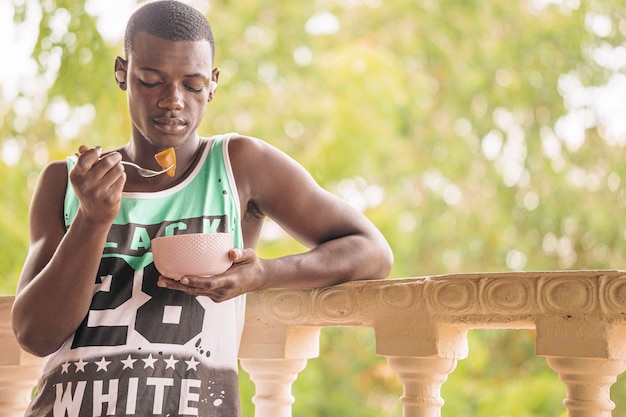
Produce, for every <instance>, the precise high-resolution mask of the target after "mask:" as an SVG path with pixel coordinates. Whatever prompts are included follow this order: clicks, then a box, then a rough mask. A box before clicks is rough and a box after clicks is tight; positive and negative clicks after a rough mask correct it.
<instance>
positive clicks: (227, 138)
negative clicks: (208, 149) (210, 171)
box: [222, 134, 241, 221]
mask: <svg viewBox="0 0 626 417" xmlns="http://www.w3.org/2000/svg"><path fill="white" fill-rule="evenodd" d="M232 136H233V134H229V135H225V136H224V140H223V142H222V155H223V157H224V166H225V168H226V175H228V182H229V183H230V189H231V191H232V193H233V199H234V200H235V207H236V208H237V216H238V217H239V220H240V221H241V202H240V200H239V190H237V183H236V182H235V175H234V174H233V167H232V165H231V163H230V155H229V153H228V143H229V142H230V138H231V137H232Z"/></svg>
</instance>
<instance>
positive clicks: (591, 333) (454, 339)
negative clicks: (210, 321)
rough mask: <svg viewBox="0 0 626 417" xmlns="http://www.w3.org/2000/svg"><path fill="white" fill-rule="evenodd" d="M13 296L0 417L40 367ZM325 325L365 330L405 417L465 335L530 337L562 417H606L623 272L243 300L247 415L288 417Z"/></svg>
mask: <svg viewBox="0 0 626 417" xmlns="http://www.w3.org/2000/svg"><path fill="white" fill-rule="evenodd" d="M12 301H13V298H12V297H4V298H0V348H1V349H0V415H2V416H7V417H12V416H18V415H21V414H20V413H21V411H22V410H23V408H25V406H26V403H27V398H28V396H29V394H30V391H31V389H32V386H33V385H34V383H35V379H36V376H37V370H38V366H39V363H40V360H39V359H35V358H32V357H31V356H29V355H26V354H24V353H23V352H22V351H20V349H19V348H18V346H17V344H16V342H15V340H14V338H13V335H12V332H11V329H10V317H9V316H10V306H11V303H12ZM325 326H361V327H371V328H373V329H374V332H375V337H376V352H377V354H379V355H382V356H385V357H386V358H387V360H388V362H389V364H390V366H391V367H392V368H393V369H394V370H395V371H396V372H397V374H398V377H399V378H400V380H401V381H402V383H403V385H404V393H403V395H402V396H401V398H400V401H401V403H402V406H403V416H404V417H436V416H440V415H441V407H442V405H443V399H442V398H441V395H440V391H441V385H442V384H443V383H444V382H445V380H446V379H447V377H448V375H449V374H450V373H451V372H452V371H454V369H455V367H456V363H457V361H458V360H459V359H463V358H465V357H467V355H468V345H467V332H468V330H471V329H536V334H537V339H536V352H537V355H540V356H544V357H546V358H547V362H548V364H549V366H550V367H551V368H552V369H553V370H554V371H555V372H557V373H558V375H559V376H560V378H561V380H562V381H563V383H564V384H565V386H566V388H567V398H565V400H564V402H563V403H564V407H565V409H566V410H567V413H568V416H569V417H609V416H611V414H612V410H613V408H614V404H613V402H612V401H611V399H610V387H611V385H612V384H613V383H614V382H615V381H616V378H617V376H618V375H619V374H621V373H622V372H623V371H624V370H625V369H626V273H624V272H623V271H553V272H514V273H475V274H457V275H445V276H433V277H422V278H406V279H393V280H391V279H390V280H381V281H359V282H351V283H347V284H342V285H338V286H335V287H330V288H323V289H313V290H310V289H309V290H293V289H289V290H287V289H277V290H267V291H263V292H258V293H251V294H249V295H248V310H247V322H246V326H245V328H244V334H243V339H242V344H241V349H240V352H239V357H240V360H241V366H242V367H243V369H244V370H246V372H248V373H249V374H250V377H251V379H252V380H253V382H254V383H255V387H256V394H255V396H254V398H253V402H254V404H255V415H256V417H287V416H291V405H292V404H293V402H294V398H293V396H292V395H291V385H292V383H293V381H294V380H295V379H296V377H297V375H298V373H299V372H300V371H301V370H302V369H304V368H305V366H306V363H307V360H308V359H309V358H314V357H316V356H317V355H318V347H319V331H320V328H322V327H325Z"/></svg>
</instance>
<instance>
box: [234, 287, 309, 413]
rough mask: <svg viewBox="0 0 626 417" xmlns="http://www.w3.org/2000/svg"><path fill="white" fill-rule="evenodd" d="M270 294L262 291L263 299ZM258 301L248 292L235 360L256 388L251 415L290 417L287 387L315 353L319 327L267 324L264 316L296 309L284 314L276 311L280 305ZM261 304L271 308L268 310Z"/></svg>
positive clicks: (288, 387)
mask: <svg viewBox="0 0 626 417" xmlns="http://www.w3.org/2000/svg"><path fill="white" fill-rule="evenodd" d="M294 294H296V295H294V297H299V295H298V294H297V293H294ZM271 295H272V292H268V293H266V294H265V297H266V299H267V298H268V297H271ZM288 296H289V294H288V295H287V296H285V297H288ZM262 300H263V298H261V297H259V294H249V297H248V313H247V314H248V316H247V320H246V325H245V327H244V331H243V336H242V340H241V346H240V348H239V362H240V364H241V367H242V368H243V369H244V370H245V371H246V372H248V374H249V375H250V379H251V380H252V381H253V382H254V385H255V388H256V393H255V395H254V397H253V398H252V402H253V403H254V406H255V410H254V415H255V417H291V405H292V404H293V402H294V397H293V396H292V395H291V386H292V384H293V382H294V381H295V380H296V378H297V376H298V373H299V372H300V371H302V370H303V369H304V367H305V366H306V363H307V360H308V359H309V358H315V357H317V356H318V355H319V335H320V329H319V328H318V327H287V326H285V325H282V324H278V325H277V324H268V323H267V322H266V321H265V320H268V318H273V317H276V316H279V317H281V316H284V315H285V314H287V313H290V314H294V311H296V313H297V308H296V307H294V308H289V311H287V312H286V313H285V312H283V311H281V310H280V307H281V305H282V304H280V303H275V302H271V303H267V304H262ZM296 300H298V301H299V300H300V299H299V298H296ZM270 301H273V300H271V299H270ZM296 304H297V303H296ZM297 305H298V306H299V305H300V304H297ZM264 306H265V307H267V308H268V309H271V311H270V312H269V313H268V311H266V309H265V308H264ZM289 307H291V306H289ZM303 314H304V313H303Z"/></svg>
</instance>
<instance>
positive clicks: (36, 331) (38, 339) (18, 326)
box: [11, 308, 63, 357]
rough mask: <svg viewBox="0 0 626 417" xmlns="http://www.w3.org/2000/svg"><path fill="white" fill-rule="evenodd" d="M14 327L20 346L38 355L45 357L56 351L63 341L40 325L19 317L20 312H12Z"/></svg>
mask: <svg viewBox="0 0 626 417" xmlns="http://www.w3.org/2000/svg"><path fill="white" fill-rule="evenodd" d="M11 319H12V329H13V334H14V335H15V339H16V340H17V343H18V344H19V346H20V347H21V348H22V349H23V350H24V351H26V352H28V353H30V354H32V355H35V356H38V357H44V356H48V355H50V354H51V353H54V352H56V351H57V350H58V349H59V347H60V346H61V344H62V343H63V342H62V341H61V342H59V341H58V340H56V338H55V337H51V336H50V334H48V333H47V332H45V331H44V329H42V328H39V326H33V325H32V324H28V323H26V321H25V320H20V319H19V314H15V308H14V313H13V314H12V317H11Z"/></svg>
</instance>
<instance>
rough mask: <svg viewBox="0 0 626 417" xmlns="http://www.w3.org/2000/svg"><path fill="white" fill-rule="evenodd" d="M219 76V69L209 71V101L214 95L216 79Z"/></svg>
mask: <svg viewBox="0 0 626 417" xmlns="http://www.w3.org/2000/svg"><path fill="white" fill-rule="evenodd" d="M219 78H220V69H219V68H214V69H213V71H212V72H211V82H210V83H209V101H211V100H213V97H215V90H217V81H218V80H219Z"/></svg>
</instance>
